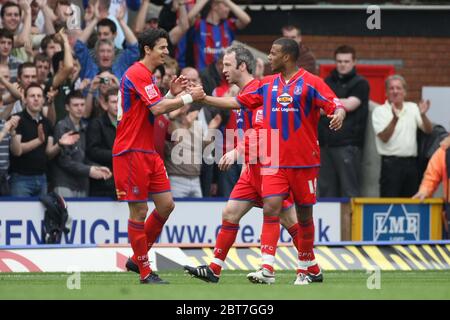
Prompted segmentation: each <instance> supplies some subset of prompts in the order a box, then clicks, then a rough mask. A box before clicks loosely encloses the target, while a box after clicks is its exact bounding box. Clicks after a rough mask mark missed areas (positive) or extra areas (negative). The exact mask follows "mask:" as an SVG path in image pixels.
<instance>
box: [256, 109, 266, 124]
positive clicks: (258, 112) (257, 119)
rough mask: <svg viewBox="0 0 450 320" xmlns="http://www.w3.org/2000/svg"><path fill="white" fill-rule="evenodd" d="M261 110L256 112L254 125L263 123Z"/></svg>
mask: <svg viewBox="0 0 450 320" xmlns="http://www.w3.org/2000/svg"><path fill="white" fill-rule="evenodd" d="M263 119H264V118H263V110H257V111H256V117H255V123H262V122H263Z"/></svg>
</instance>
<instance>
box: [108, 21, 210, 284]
mask: <svg viewBox="0 0 450 320" xmlns="http://www.w3.org/2000/svg"><path fill="white" fill-rule="evenodd" d="M167 46H168V34H167V32H166V31H164V30H162V29H153V30H147V31H145V32H143V33H142V34H141V35H140V36H139V49H140V55H141V60H140V61H138V62H136V63H134V64H133V65H132V66H131V67H130V68H128V70H127V71H126V72H125V74H124V75H123V77H122V79H121V83H120V93H119V101H118V113H117V120H118V124H117V134H116V139H115V141H114V146H113V151H112V153H113V169H114V170H113V172H114V180H115V184H116V192H117V198H118V200H119V201H128V207H129V210H130V216H129V220H128V239H129V240H130V243H131V247H132V249H133V252H134V256H133V257H131V258H130V259H128V261H127V268H128V269H130V270H134V271H137V268H138V269H139V273H140V281H141V283H155V284H163V283H167V282H166V281H163V280H161V279H160V278H159V276H158V275H157V274H155V273H154V272H152V269H151V268H150V262H149V261H148V254H147V252H148V251H149V249H150V248H151V247H152V245H153V243H154V242H155V240H156V239H157V238H158V236H159V235H160V233H161V230H162V228H163V226H164V224H165V222H166V221H167V219H168V217H169V215H170V213H171V212H172V210H173V209H174V206H175V204H174V202H173V198H172V194H171V193H170V183H169V179H168V177H167V173H166V169H165V167H164V163H163V160H161V158H160V157H159V155H158V153H157V152H156V151H155V146H154V141H153V122H154V118H155V116H157V115H160V114H163V113H168V112H170V111H173V110H176V109H178V108H181V107H182V106H184V105H185V104H189V103H192V102H193V101H196V100H200V99H202V98H203V97H204V92H203V89H202V88H201V87H192V88H188V89H189V93H187V92H185V93H182V92H183V90H184V89H186V87H187V84H188V83H187V80H186V79H184V77H181V76H180V77H178V78H176V79H173V80H172V82H171V86H170V90H169V92H168V94H167V95H166V96H165V97H162V96H161V93H160V91H159V89H158V87H157V86H156V85H155V84H154V83H153V80H152V74H153V72H154V70H155V68H156V67H157V66H159V65H162V64H163V63H164V59H165V58H166V57H167V56H168V54H169V50H168V49H167ZM178 94H181V95H180V96H179V97H175V96H176V95H178ZM149 194H150V195H151V197H152V199H153V202H154V203H155V206H156V209H155V210H154V211H153V212H152V213H151V214H150V216H149V217H148V219H147V220H145V218H146V216H147V211H148V206H147V201H148V196H149ZM136 267H137V268H136Z"/></svg>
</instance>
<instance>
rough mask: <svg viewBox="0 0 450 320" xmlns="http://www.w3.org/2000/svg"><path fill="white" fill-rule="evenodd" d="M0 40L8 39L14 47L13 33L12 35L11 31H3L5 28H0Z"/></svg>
mask: <svg viewBox="0 0 450 320" xmlns="http://www.w3.org/2000/svg"><path fill="white" fill-rule="evenodd" d="M0 38H6V39H10V40H11V41H12V43H13V46H14V33H12V31H10V30H8V29H5V28H1V29H0Z"/></svg>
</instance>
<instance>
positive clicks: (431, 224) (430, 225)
mask: <svg viewBox="0 0 450 320" xmlns="http://www.w3.org/2000/svg"><path fill="white" fill-rule="evenodd" d="M442 204H443V202H442V200H441V199H428V200H425V201H424V202H419V200H415V199H407V198H377V199H374V198H354V199H352V240H354V241H423V240H439V239H442V210H443V207H442Z"/></svg>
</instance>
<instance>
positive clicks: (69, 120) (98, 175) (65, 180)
mask: <svg viewBox="0 0 450 320" xmlns="http://www.w3.org/2000/svg"><path fill="white" fill-rule="evenodd" d="M85 108H86V102H85V99H84V97H83V94H82V93H81V91H79V90H75V91H72V92H71V93H70V94H69V95H68V96H67V100H66V109H67V112H68V113H69V114H68V115H67V116H66V117H65V118H64V119H63V120H61V121H59V122H58V123H57V124H56V127H55V137H57V138H58V137H60V136H62V135H63V134H64V133H65V132H69V131H73V132H77V133H79V135H80V139H79V140H78V142H77V143H76V144H74V145H72V146H69V147H64V148H63V150H62V151H61V153H60V155H59V156H58V158H57V159H56V164H55V166H54V172H53V177H54V185H55V190H54V191H55V192H56V193H58V194H59V195H60V196H63V197H77V198H80V197H87V195H88V194H89V177H90V178H93V179H99V180H101V179H103V180H106V179H109V178H111V176H112V174H111V171H110V170H109V169H108V168H107V167H104V166H98V165H92V164H90V163H88V162H87V161H86V157H85V150H86V127H87V125H86V123H85V122H84V121H83V120H82V117H83V114H84V112H85Z"/></svg>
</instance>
